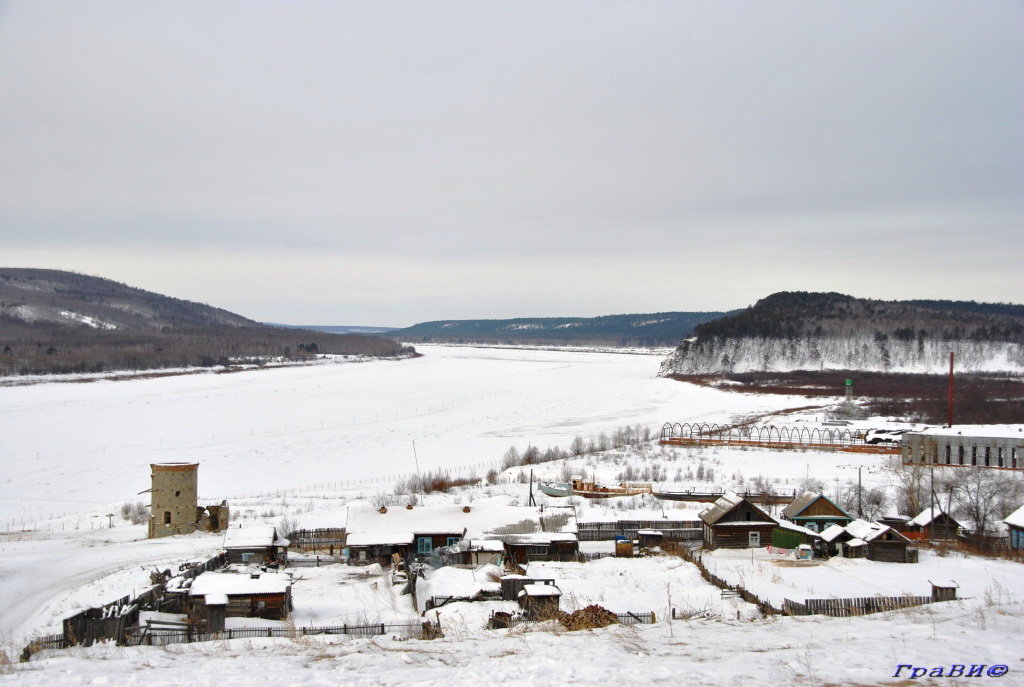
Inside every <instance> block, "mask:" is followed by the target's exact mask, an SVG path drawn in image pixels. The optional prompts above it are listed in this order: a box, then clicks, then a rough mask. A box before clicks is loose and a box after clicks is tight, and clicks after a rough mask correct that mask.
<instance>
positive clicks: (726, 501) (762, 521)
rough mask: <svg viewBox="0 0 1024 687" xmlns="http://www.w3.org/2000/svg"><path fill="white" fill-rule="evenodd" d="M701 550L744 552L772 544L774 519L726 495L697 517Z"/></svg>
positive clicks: (734, 495)
mask: <svg viewBox="0 0 1024 687" xmlns="http://www.w3.org/2000/svg"><path fill="white" fill-rule="evenodd" d="M700 519H701V521H702V522H703V526H704V546H705V548H708V549H746V548H757V547H761V546H766V545H768V544H769V543H770V542H771V541H772V530H773V529H775V528H776V527H777V526H778V523H777V522H776V521H775V518H773V517H772V516H770V515H768V514H767V513H765V512H764V511H763V510H761V509H760V508H759V507H758V506H756V505H755V504H753V503H751V502H750V501H748V500H747V499H745V498H743V497H742V496H739V495H738V494H735V493H733V492H728V493H726V494H724V495H723V496H722V497H721V498H720V499H718V500H717V501H715V502H714V504H712V506H711V508H709V509H707V510H706V511H703V512H702V513H701V514H700Z"/></svg>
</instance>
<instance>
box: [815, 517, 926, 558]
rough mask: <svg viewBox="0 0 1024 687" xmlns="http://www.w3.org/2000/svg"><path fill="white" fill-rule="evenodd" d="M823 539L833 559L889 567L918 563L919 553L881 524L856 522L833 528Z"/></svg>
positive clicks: (898, 534)
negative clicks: (850, 559)
mask: <svg viewBox="0 0 1024 687" xmlns="http://www.w3.org/2000/svg"><path fill="white" fill-rule="evenodd" d="M821 539H822V542H824V545H825V550H826V552H827V553H828V554H830V555H839V556H842V557H844V558H867V559H869V560H872V561H883V562H888V563H916V562H917V549H913V548H910V540H909V539H908V538H907V537H905V536H903V535H902V534H900V533H899V532H897V531H896V530H894V529H893V528H891V527H889V526H888V525H882V524H879V523H877V522H868V521H866V520H854V521H853V522H851V523H849V524H847V525H844V526H840V525H831V526H829V527H827V528H826V529H825V531H824V532H822V533H821Z"/></svg>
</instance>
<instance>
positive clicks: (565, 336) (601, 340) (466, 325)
mask: <svg viewBox="0 0 1024 687" xmlns="http://www.w3.org/2000/svg"><path fill="white" fill-rule="evenodd" d="M724 314H725V313H722V312H661V313H648V314H634V315H605V316H602V317H526V318H517V319H509V320H438V321H435V322H421V323H420V324H416V325H413V326H411V327H408V328H406V329H399V330H397V331H393V332H388V336H393V337H396V338H398V339H400V340H401V341H410V342H413V343H416V342H424V343H427V342H434V343H486V344H512V345H515V344H523V345H560V346H573V345H580V346H583V345H603V346H648V347H655V346H674V345H676V344H677V343H679V339H680V338H682V337H685V336H690V335H691V334H692V333H693V330H694V327H696V326H697V325H699V324H701V323H704V322H708V321H710V320H713V319H716V318H719V317H721V316H722V315H724Z"/></svg>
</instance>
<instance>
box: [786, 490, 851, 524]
mask: <svg viewBox="0 0 1024 687" xmlns="http://www.w3.org/2000/svg"><path fill="white" fill-rule="evenodd" d="M782 517H783V518H785V519H786V520H789V521H790V522H793V523H796V524H797V525H802V526H803V527H806V528H807V529H809V530H811V531H812V532H821V531H823V530H824V529H825V528H826V527H828V526H829V525H846V524H847V523H849V522H852V521H853V516H852V515H850V514H849V513H847V512H846V511H845V510H843V509H842V508H840V507H839V506H837V505H836V504H835V503H834V502H833V501H832V500H831V499H830V498H828V497H827V496H825V495H824V494H819V493H816V492H813V491H805V492H804V493H803V494H801V495H800V496H798V497H796V498H795V499H793V502H792V503H791V504H789V505H788V506H786V507H785V508H784V509H783V510H782Z"/></svg>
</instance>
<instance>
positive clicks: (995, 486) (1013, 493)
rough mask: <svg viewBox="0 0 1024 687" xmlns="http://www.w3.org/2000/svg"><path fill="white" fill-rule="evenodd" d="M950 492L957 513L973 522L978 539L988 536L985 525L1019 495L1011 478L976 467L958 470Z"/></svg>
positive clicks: (1004, 512) (1015, 482)
mask: <svg viewBox="0 0 1024 687" xmlns="http://www.w3.org/2000/svg"><path fill="white" fill-rule="evenodd" d="M953 489H954V491H953V498H954V500H955V501H956V503H957V505H958V506H959V507H960V512H961V513H962V514H963V515H964V516H966V518H968V519H969V520H973V521H974V526H975V531H976V532H977V533H978V534H980V535H982V536H985V535H986V534H987V533H988V530H989V523H991V522H992V521H993V520H996V519H998V518H999V517H1001V516H1003V515H1005V514H1006V513H1007V512H1008V511H1009V509H1010V506H1011V505H1012V504H1013V502H1014V500H1015V499H1016V498H1019V496H1020V492H1021V486H1020V483H1019V482H1018V481H1017V480H1015V479H1014V478H1013V476H1012V475H1010V476H1007V475H1006V474H1004V473H1002V471H1000V470H989V469H985V468H980V467H977V468H969V469H963V470H958V472H957V473H956V474H955V476H954V478H953Z"/></svg>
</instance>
